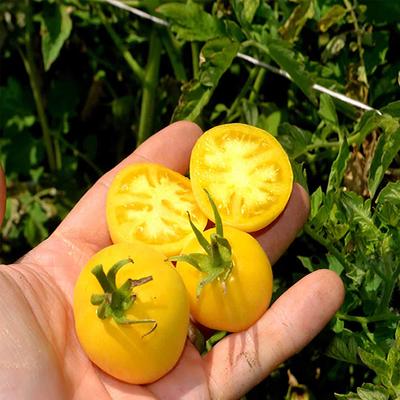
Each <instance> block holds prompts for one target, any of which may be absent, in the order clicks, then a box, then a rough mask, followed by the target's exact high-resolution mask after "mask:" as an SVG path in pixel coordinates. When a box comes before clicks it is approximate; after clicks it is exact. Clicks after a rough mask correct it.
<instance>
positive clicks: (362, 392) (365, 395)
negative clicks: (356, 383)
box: [357, 383, 389, 400]
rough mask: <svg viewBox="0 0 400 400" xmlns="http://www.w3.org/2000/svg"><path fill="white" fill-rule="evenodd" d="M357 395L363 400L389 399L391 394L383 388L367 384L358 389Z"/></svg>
mask: <svg viewBox="0 0 400 400" xmlns="http://www.w3.org/2000/svg"><path fill="white" fill-rule="evenodd" d="M357 394H358V395H359V396H360V399H361V400H387V399H389V394H388V393H387V391H386V390H385V389H384V388H383V387H382V386H378V385H373V384H371V383H366V384H364V385H362V386H361V387H359V388H357Z"/></svg>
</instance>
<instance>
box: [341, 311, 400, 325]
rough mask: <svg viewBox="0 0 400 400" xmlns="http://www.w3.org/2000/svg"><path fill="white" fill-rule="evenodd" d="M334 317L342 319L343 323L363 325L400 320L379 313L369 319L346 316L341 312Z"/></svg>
mask: <svg viewBox="0 0 400 400" xmlns="http://www.w3.org/2000/svg"><path fill="white" fill-rule="evenodd" d="M336 317H337V318H339V319H342V320H343V321H349V322H359V323H360V324H365V323H367V324H368V323H372V322H381V321H390V320H400V316H399V315H393V314H391V313H381V314H375V315H371V316H369V317H363V316H359V315H348V314H343V313H341V312H337V313H336Z"/></svg>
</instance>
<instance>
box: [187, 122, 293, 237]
mask: <svg viewBox="0 0 400 400" xmlns="http://www.w3.org/2000/svg"><path fill="white" fill-rule="evenodd" d="M190 180H191V183H192V189H193V194H194V197H195V198H196V201H197V203H198V204H199V207H200V209H201V210H202V211H203V213H204V214H206V216H207V217H208V218H209V219H210V220H211V221H214V217H213V212H212V209H211V206H210V203H209V200H208V196H207V194H206V192H205V190H207V192H208V193H209V194H210V195H211V197H212V198H213V200H214V202H215V204H216V206H217V208H218V212H219V213H220V215H221V218H222V221H223V223H224V224H225V225H229V226H232V227H234V228H237V229H240V230H242V231H246V232H255V231H257V230H260V229H262V228H264V227H266V226H267V225H269V224H270V223H271V222H272V221H273V220H274V219H276V218H277V217H278V216H279V214H280V213H281V212H282V211H283V209H284V208H285V206H286V204H287V202H288V200H289V197H290V194H291V192H292V186H293V171H292V168H291V164H290V161H289V158H288V156H287V154H286V152H285V151H284V149H283V148H282V146H281V145H280V143H279V142H278V141H277V140H276V139H275V138H274V137H273V136H272V135H271V134H269V133H268V132H266V131H264V130H262V129H259V128H256V127H254V126H250V125H246V124H240V123H233V124H225V125H219V126H215V127H213V128H211V129H209V130H208V131H206V132H204V134H203V135H202V136H201V137H200V138H199V139H198V140H197V142H196V144H195V145H194V147H193V150H192V154H191V158H190ZM214 222H215V221H214Z"/></svg>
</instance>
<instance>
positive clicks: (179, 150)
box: [56, 121, 201, 252]
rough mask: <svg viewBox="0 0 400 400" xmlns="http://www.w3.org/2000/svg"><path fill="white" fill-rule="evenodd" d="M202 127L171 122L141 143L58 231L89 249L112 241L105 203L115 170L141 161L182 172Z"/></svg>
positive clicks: (87, 194)
mask: <svg viewBox="0 0 400 400" xmlns="http://www.w3.org/2000/svg"><path fill="white" fill-rule="evenodd" d="M200 134H201V130H200V128H199V127H198V126H197V125H195V124H193V123H190V122H186V121H182V122H178V123H175V124H172V125H170V126H168V127H167V128H165V129H163V130H161V131H160V132H158V133H157V134H155V135H153V136H152V137H151V138H150V139H148V140H147V141H146V142H144V143H143V144H142V145H141V146H139V147H138V148H137V149H136V150H135V151H134V152H133V153H132V154H131V155H130V156H128V157H127V158H126V159H125V160H123V161H122V162H121V163H120V164H118V165H117V166H116V167H115V168H113V169H112V170H111V171H109V172H108V173H107V174H105V175H104V176H103V177H102V178H101V179H100V180H99V181H98V182H97V183H96V184H95V185H94V186H93V187H92V188H91V189H90V190H89V191H88V192H87V193H86V194H85V195H84V196H83V197H82V199H81V200H80V201H79V202H78V204H77V205H76V206H75V207H74V209H73V210H72V211H71V212H70V214H69V215H68V216H67V218H66V219H65V220H64V221H63V223H62V224H61V225H60V226H59V228H58V229H57V231H56V235H59V236H61V237H62V238H63V240H65V241H68V242H70V243H71V244H75V245H77V246H79V247H80V248H83V247H84V248H85V249H88V251H89V252H94V251H97V250H98V249H100V248H102V247H104V246H107V245H109V244H111V240H110V237H109V234H108V230H107V223H106V215H105V207H106V195H107V190H108V188H109V186H110V184H111V182H112V180H113V178H114V176H115V174H116V173H117V172H118V171H119V170H120V169H121V168H123V167H124V166H126V165H128V164H133V163H137V162H143V161H145V162H154V163H159V164H164V165H165V166H167V167H169V168H171V169H174V170H176V171H178V172H180V173H185V172H186V171H187V169H188V165H189V159H190V153H191V150H192V147H193V145H194V143H195V141H196V140H197V138H198V137H199V136H200Z"/></svg>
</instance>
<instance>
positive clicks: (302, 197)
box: [254, 183, 310, 264]
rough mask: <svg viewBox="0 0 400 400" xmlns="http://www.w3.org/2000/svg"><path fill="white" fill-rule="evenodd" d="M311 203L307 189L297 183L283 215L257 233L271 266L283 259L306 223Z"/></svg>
mask: <svg viewBox="0 0 400 400" xmlns="http://www.w3.org/2000/svg"><path fill="white" fill-rule="evenodd" d="M309 210H310V201H309V197H308V194H307V192H306V191H305V189H304V188H303V187H302V186H301V185H299V184H297V183H295V184H294V185H293V191H292V194H291V196H290V199H289V201H288V204H287V205H286V207H285V209H284V211H283V212H282V214H281V215H280V216H279V217H278V218H277V219H276V220H275V221H274V222H273V223H272V224H270V225H268V226H267V227H266V228H264V229H262V230H260V231H258V232H256V233H255V234H254V237H255V238H256V239H257V240H258V241H259V242H260V244H261V245H262V246H263V248H264V250H265V251H266V253H267V254H268V258H269V260H270V262H271V264H275V262H276V261H277V260H278V259H279V257H281V255H282V254H283V253H284V252H285V251H286V249H287V248H288V247H289V245H290V243H292V242H293V240H294V239H295V238H296V236H297V234H298V233H299V231H300V230H301V228H302V227H303V225H304V224H305V223H306V221H307V218H308V213H309Z"/></svg>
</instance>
